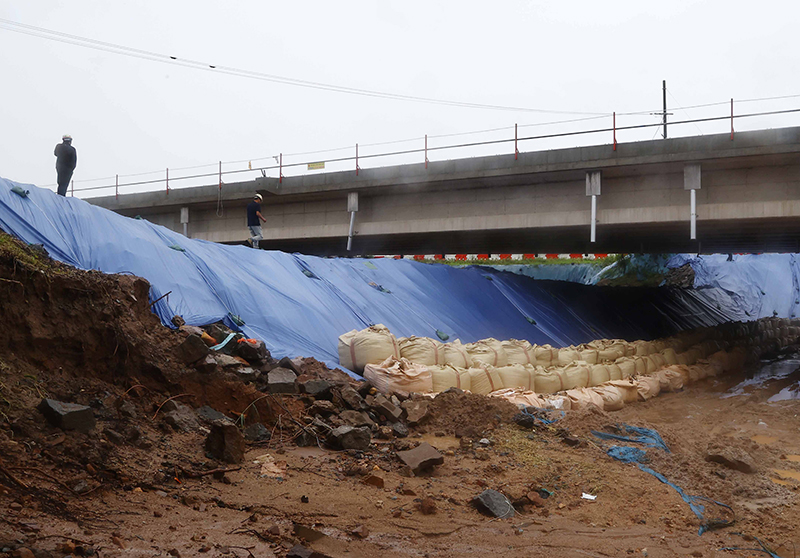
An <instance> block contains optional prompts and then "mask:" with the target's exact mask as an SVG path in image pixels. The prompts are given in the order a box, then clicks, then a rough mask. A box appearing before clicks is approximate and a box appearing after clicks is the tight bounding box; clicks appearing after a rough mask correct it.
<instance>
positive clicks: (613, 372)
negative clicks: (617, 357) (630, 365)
mask: <svg viewBox="0 0 800 558" xmlns="http://www.w3.org/2000/svg"><path fill="white" fill-rule="evenodd" d="M606 367H607V368H608V377H609V379H610V380H621V379H622V368H620V367H619V365H618V364H617V363H615V362H609V363H608V364H606Z"/></svg>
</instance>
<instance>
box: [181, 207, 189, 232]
mask: <svg viewBox="0 0 800 558" xmlns="http://www.w3.org/2000/svg"><path fill="white" fill-rule="evenodd" d="M181 224H182V225H183V236H185V237H186V238H189V208H188V207H181Z"/></svg>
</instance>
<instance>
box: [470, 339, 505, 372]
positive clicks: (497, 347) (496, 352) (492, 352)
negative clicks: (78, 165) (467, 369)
mask: <svg viewBox="0 0 800 558" xmlns="http://www.w3.org/2000/svg"><path fill="white" fill-rule="evenodd" d="M466 348H467V353H469V356H470V357H471V358H472V364H473V366H476V365H478V364H479V363H480V364H488V365H489V366H505V365H506V364H508V356H507V355H506V351H505V350H504V349H503V344H502V343H501V342H500V341H498V340H497V339H492V338H489V339H481V340H480V341H476V342H475V343H467V345H466Z"/></svg>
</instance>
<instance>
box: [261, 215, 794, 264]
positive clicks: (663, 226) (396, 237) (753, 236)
mask: <svg viewBox="0 0 800 558" xmlns="http://www.w3.org/2000/svg"><path fill="white" fill-rule="evenodd" d="M697 238H698V240H696V241H693V240H690V239H689V223H688V221H686V222H670V223H654V224H629V225H606V226H603V225H599V226H598V228H597V242H595V243H591V242H589V228H588V226H585V225H584V226H578V227H553V228H547V229H542V228H534V229H522V230H520V229H513V230H492V231H454V232H442V233H422V234H420V233H415V234H392V235H374V236H373V235H370V236H356V237H355V238H354V239H353V250H352V253H353V254H357V255H375V254H455V253H469V254H484V253H488V254H501V253H513V254H517V253H519V254H525V253H533V254H536V253H538V254H542V253H562V254H566V253H578V254H592V253H677V252H692V253H694V252H701V253H760V252H800V219H798V218H783V219H781V218H775V219H771V220H768V221H765V220H756V219H753V220H737V221H701V222H699V223H698V225H697ZM346 243H347V239H346V238H307V239H282V240H270V239H265V240H263V241H261V247H262V248H265V249H268V250H282V251H284V252H300V253H304V254H314V255H321V256H333V255H337V256H341V255H346V254H347V252H346V250H345V245H346Z"/></svg>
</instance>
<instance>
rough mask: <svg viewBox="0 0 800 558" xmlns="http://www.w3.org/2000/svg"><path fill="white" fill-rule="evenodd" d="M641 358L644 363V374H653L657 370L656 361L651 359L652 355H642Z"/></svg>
mask: <svg viewBox="0 0 800 558" xmlns="http://www.w3.org/2000/svg"><path fill="white" fill-rule="evenodd" d="M642 360H643V361H644V363H645V374H653V373H654V372H655V371H656V370H658V366H656V361H655V360H653V355H647V356H643V357H642Z"/></svg>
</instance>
